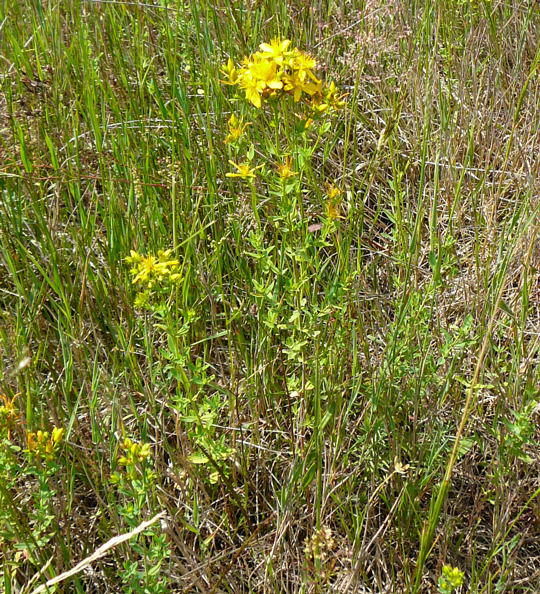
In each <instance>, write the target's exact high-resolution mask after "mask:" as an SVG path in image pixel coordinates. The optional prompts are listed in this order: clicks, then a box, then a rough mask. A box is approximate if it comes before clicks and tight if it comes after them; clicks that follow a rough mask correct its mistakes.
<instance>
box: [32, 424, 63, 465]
mask: <svg viewBox="0 0 540 594" xmlns="http://www.w3.org/2000/svg"><path fill="white" fill-rule="evenodd" d="M63 435H64V429H62V428H59V427H55V428H54V429H53V430H52V435H50V434H49V432H48V431H42V430H41V429H39V430H38V431H36V432H33V431H28V432H27V433H26V444H27V450H26V451H27V452H28V453H29V454H32V455H34V456H37V457H40V458H44V459H45V460H48V461H51V460H53V459H54V457H55V454H56V450H57V449H58V447H59V445H60V442H61V441H62V437H63Z"/></svg>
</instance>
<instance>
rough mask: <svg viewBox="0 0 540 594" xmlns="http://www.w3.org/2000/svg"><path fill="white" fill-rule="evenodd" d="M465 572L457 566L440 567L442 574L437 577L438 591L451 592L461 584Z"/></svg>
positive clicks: (448, 593)
mask: <svg viewBox="0 0 540 594" xmlns="http://www.w3.org/2000/svg"><path fill="white" fill-rule="evenodd" d="M464 578H465V574H464V573H463V571H461V569H459V568H458V567H452V566H451V565H445V566H444V567H443V568H442V575H441V576H440V577H439V582H438V586H439V592H441V593H442V594H451V592H454V591H455V590H457V589H458V588H459V587H460V586H461V585H462V584H463V580H464Z"/></svg>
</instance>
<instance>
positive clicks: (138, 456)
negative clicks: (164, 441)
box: [118, 437, 151, 466]
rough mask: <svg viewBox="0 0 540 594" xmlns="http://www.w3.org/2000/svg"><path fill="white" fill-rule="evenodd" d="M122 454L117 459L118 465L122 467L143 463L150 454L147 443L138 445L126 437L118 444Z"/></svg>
mask: <svg viewBox="0 0 540 594" xmlns="http://www.w3.org/2000/svg"><path fill="white" fill-rule="evenodd" d="M120 447H121V448H122V449H123V450H124V454H123V455H122V456H120V457H119V458H118V464H121V465H122V466H129V465H133V464H135V463H137V462H144V461H145V460H146V459H147V458H148V457H149V456H150V453H151V450H150V444H149V443H138V442H136V441H133V440H132V439H129V437H126V438H125V439H124V441H123V442H122V443H121V444H120Z"/></svg>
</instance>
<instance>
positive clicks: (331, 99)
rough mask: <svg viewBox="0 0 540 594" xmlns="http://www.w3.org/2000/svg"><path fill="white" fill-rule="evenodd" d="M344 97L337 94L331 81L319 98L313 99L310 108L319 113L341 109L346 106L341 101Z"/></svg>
mask: <svg viewBox="0 0 540 594" xmlns="http://www.w3.org/2000/svg"><path fill="white" fill-rule="evenodd" d="M345 97H346V95H340V94H339V92H338V89H337V87H336V85H335V83H334V81H332V82H331V83H330V84H329V85H327V86H325V87H324V89H323V90H322V94H321V95H320V96H319V97H315V98H314V99H313V103H312V108H313V109H314V110H315V111H318V112H320V113H323V112H325V111H329V110H336V109H341V108H342V107H343V106H344V105H345V104H346V103H345V101H344V100H343V99H344V98H345Z"/></svg>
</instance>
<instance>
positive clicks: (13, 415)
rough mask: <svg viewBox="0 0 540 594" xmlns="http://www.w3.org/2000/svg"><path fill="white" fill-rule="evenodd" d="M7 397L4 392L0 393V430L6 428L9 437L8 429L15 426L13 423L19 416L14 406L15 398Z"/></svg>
mask: <svg viewBox="0 0 540 594" xmlns="http://www.w3.org/2000/svg"><path fill="white" fill-rule="evenodd" d="M16 397H17V396H14V397H13V398H11V399H9V398H8V397H7V396H4V394H0V401H1V404H0V430H2V431H3V430H7V436H8V439H9V437H10V431H11V429H13V427H14V426H15V423H16V421H17V419H18V417H19V415H18V412H17V408H16V407H15V402H14V401H15V398H16Z"/></svg>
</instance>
